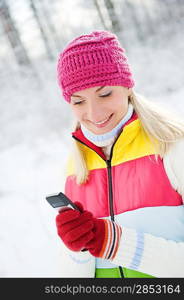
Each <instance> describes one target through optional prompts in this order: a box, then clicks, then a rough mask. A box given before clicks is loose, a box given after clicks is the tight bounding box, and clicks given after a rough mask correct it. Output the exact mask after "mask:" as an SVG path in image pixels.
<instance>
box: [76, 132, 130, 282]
mask: <svg viewBox="0 0 184 300" xmlns="http://www.w3.org/2000/svg"><path fill="white" fill-rule="evenodd" d="M73 138H74V139H76V140H77V141H78V142H80V143H81V144H83V145H85V146H87V147H88V148H90V147H89V146H88V145H86V144H85V143H83V142H81V141H80V140H79V139H78V138H76V137H75V136H73ZM114 145H115V143H114V144H113V145H112V148H111V153H110V158H109V159H108V160H104V159H103V158H102V157H101V156H100V155H99V154H98V153H97V152H96V151H95V150H93V149H92V150H93V151H95V153H96V154H97V155H99V156H100V157H101V158H102V159H103V160H104V161H105V162H106V164H107V172H108V187H109V208H110V216H111V221H113V222H114V208H113V189H112V172H111V170H112V167H111V159H112V153H113V148H114ZM90 149H91V148H90ZM119 271H120V275H121V278H124V277H125V276H124V274H123V268H122V267H121V266H119Z"/></svg>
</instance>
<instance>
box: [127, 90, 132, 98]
mask: <svg viewBox="0 0 184 300" xmlns="http://www.w3.org/2000/svg"><path fill="white" fill-rule="evenodd" d="M127 92H128V94H127V95H128V96H130V95H131V94H132V88H128V89H127Z"/></svg>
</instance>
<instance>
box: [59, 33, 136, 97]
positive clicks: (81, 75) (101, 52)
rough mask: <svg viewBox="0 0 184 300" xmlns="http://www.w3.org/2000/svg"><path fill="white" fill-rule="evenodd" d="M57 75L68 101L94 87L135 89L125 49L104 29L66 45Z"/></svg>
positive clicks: (60, 56)
mask: <svg viewBox="0 0 184 300" xmlns="http://www.w3.org/2000/svg"><path fill="white" fill-rule="evenodd" d="M57 76H58V83H59V86H60V87H61V89H62V93H63V96H64V98H65V100H66V101H68V102H70V97H71V95H72V94H73V93H74V92H76V91H80V90H83V89H86V88H90V87H94V86H106V85H109V86H115V85H117V86H118V85H119V86H124V87H129V88H131V87H133V86H134V80H133V78H132V73H131V70H130V66H129V64H128V59H127V57H126V55H125V50H124V48H122V47H121V45H120V43H119V41H118V39H117V36H116V35H115V34H113V33H111V32H109V31H104V30H98V31H93V32H91V33H90V34H85V35H81V36H79V37H77V38H75V39H73V40H72V41H71V42H69V44H68V45H67V46H66V48H65V49H64V50H63V51H62V52H61V53H60V55H59V59H58V65H57Z"/></svg>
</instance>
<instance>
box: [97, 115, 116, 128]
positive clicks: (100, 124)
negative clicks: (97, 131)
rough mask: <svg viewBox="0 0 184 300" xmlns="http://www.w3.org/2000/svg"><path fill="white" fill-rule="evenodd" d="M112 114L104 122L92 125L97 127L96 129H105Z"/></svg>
mask: <svg viewBox="0 0 184 300" xmlns="http://www.w3.org/2000/svg"><path fill="white" fill-rule="evenodd" d="M112 116H113V114H111V115H110V116H109V117H108V118H106V119H104V121H101V122H98V123H94V122H93V124H94V125H95V126H96V127H98V128H101V127H105V126H106V125H107V124H108V123H109V121H110V120H111V118H112Z"/></svg>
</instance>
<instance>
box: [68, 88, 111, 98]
mask: <svg viewBox="0 0 184 300" xmlns="http://www.w3.org/2000/svg"><path fill="white" fill-rule="evenodd" d="M104 87H105V86H100V87H99V88H98V89H97V90H96V91H95V93H96V92H99V91H100V90H101V89H103V88H104ZM71 97H82V96H80V95H72V96H71Z"/></svg>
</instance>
